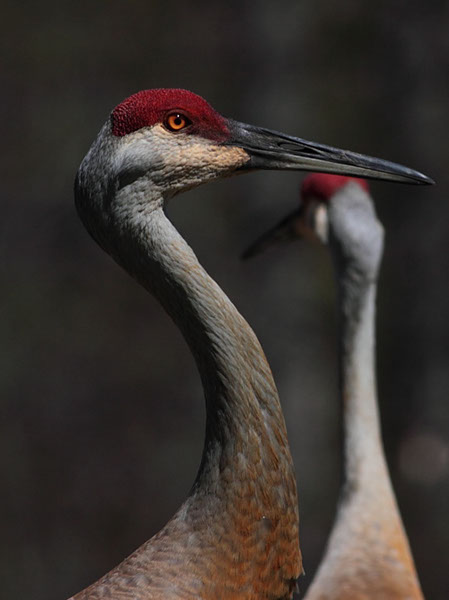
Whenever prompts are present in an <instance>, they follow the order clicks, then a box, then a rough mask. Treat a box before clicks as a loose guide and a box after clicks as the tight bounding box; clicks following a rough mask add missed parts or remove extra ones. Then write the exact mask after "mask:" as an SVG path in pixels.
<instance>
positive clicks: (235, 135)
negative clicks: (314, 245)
mask: <svg viewBox="0 0 449 600" xmlns="http://www.w3.org/2000/svg"><path fill="white" fill-rule="evenodd" d="M257 169H284V170H285V169H287V170H315V169H319V170H320V171H323V172H330V173H340V174H346V175H356V176H366V177H371V178H374V179H385V180H391V181H398V182H403V183H421V184H426V183H433V182H432V180H431V179H429V178H428V177H426V176H425V175H423V174H422V173H419V172H417V171H414V170H412V169H409V168H407V167H403V166H400V165H397V164H395V163H391V162H388V161H384V160H381V159H376V158H371V157H368V156H364V155H361V154H356V153H353V152H349V151H345V150H339V149H338V148H332V147H330V146H324V145H323V144H318V143H315V142H308V141H306V140H303V139H301V138H296V137H292V136H289V135H285V134H282V133H278V132H275V131H271V130H269V129H263V128H260V127H255V126H253V125H247V124H245V123H240V122H238V121H235V120H233V119H227V118H225V117H223V116H221V115H220V114H219V113H218V112H216V111H215V110H214V109H213V108H212V107H211V106H210V105H209V104H208V103H207V102H206V101H205V100H204V99H203V98H201V97H200V96H198V95H196V94H193V93H192V92H189V91H187V90H181V89H153V90H144V91H141V92H138V93H136V94H134V95H132V96H130V97H129V98H127V99H126V100H124V101H123V102H121V103H120V104H118V105H117V106H116V107H115V108H114V109H113V111H112V113H111V115H110V117H109V119H108V120H107V121H106V123H105V125H104V126H103V128H102V129H101V131H100V133H99V135H98V137H97V139H96V140H95V141H94V143H93V144H92V146H91V148H90V150H89V152H88V153H87V155H86V156H85V158H84V160H83V161H82V163H81V166H80V168H79V170H78V174H77V178H76V182H75V201H76V206H77V209H78V212H79V214H80V216H81V218H82V220H83V221H84V223H85V225H86V226H87V227H88V229H89V231H90V232H91V233H92V235H94V237H96V238H97V239H98V236H96V235H95V233H96V229H98V228H102V229H104V230H105V228H106V227H109V226H110V225H111V222H112V221H114V220H115V222H118V221H119V220H121V221H123V220H124V218H125V213H126V215H128V217H129V218H132V219H134V218H137V217H138V215H141V214H142V213H144V212H147V211H151V210H153V209H154V208H156V207H157V206H159V207H160V206H161V205H163V203H164V202H165V201H166V200H167V199H169V198H171V197H172V196H174V195H175V194H177V193H179V192H181V191H185V190H187V189H190V188H192V187H195V186H197V185H200V184H202V183H206V182H207V181H211V180H213V179H217V178H219V177H224V176H228V175H232V174H234V173H239V172H244V171H248V170H257Z"/></svg>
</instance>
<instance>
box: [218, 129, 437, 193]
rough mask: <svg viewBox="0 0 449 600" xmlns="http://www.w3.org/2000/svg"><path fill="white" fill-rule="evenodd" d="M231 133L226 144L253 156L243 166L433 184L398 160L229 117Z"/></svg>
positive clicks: (245, 167)
mask: <svg viewBox="0 0 449 600" xmlns="http://www.w3.org/2000/svg"><path fill="white" fill-rule="evenodd" d="M227 125H228V127H229V130H230V132H231V136H230V138H228V139H227V140H226V141H225V142H223V144H225V145H230V146H238V147H240V148H243V149H244V150H245V151H246V152H247V153H248V155H249V156H250V159H249V160H248V162H247V163H246V164H245V165H244V166H243V167H242V168H243V169H293V170H300V171H321V172H322V173H336V174H338V175H354V176H356V177H365V178H368V179H384V180H386V181H397V182H401V183H415V184H433V183H434V181H433V180H432V179H430V177H427V175H423V174H422V173H419V172H418V171H414V170H413V169H409V168H408V167H403V166H402V165H398V164H396V163H392V162H389V161H387V160H382V159H381V158H373V157H371V156H365V155H364V154H357V153H355V152H350V151H349V150H340V149H339V148H332V147H331V146H325V145H324V144H318V143H316V142H308V141H307V140H303V139H301V138H296V137H292V136H290V135H285V134H284V133H278V132H277V131H271V130H269V129H263V128H260V127H254V126H253V125H246V124H245V123H239V122H238V121H234V120H233V119H227Z"/></svg>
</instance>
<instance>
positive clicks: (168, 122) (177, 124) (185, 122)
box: [164, 112, 192, 131]
mask: <svg viewBox="0 0 449 600" xmlns="http://www.w3.org/2000/svg"><path fill="white" fill-rule="evenodd" d="M191 123H192V121H191V120H190V119H189V118H188V117H186V116H185V115H183V114H182V113H179V112H175V113H171V114H170V115H168V116H167V117H166V119H165V121H164V125H165V127H166V128H167V129H168V130H169V131H181V129H185V128H186V127H188V126H189V125H190V124H191Z"/></svg>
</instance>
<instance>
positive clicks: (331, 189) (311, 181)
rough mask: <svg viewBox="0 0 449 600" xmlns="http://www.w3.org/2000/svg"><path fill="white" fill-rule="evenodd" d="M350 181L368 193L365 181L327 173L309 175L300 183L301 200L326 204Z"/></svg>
mask: <svg viewBox="0 0 449 600" xmlns="http://www.w3.org/2000/svg"><path fill="white" fill-rule="evenodd" d="M350 181H353V182H355V183H358V184H359V185H360V187H362V188H363V189H364V190H365V191H366V192H369V185H368V182H367V181H366V180H365V179H360V178H358V177H347V176H344V175H330V174H329V173H311V174H310V175H308V176H307V177H306V178H305V179H304V181H303V182H302V185H301V198H302V199H303V200H307V199H308V198H312V197H313V198H319V199H320V200H323V201H324V202H327V201H328V200H330V198H331V197H332V196H333V195H334V194H335V192H337V191H338V190H339V189H340V188H342V187H343V186H345V185H346V184H347V183H349V182H350Z"/></svg>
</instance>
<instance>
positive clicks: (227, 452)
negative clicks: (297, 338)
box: [87, 201, 301, 600]
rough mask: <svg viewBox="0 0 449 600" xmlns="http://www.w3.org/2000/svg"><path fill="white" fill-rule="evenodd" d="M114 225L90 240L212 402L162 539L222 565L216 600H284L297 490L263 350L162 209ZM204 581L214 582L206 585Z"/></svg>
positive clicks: (294, 547)
mask: <svg viewBox="0 0 449 600" xmlns="http://www.w3.org/2000/svg"><path fill="white" fill-rule="evenodd" d="M128 205H132V202H129V201H128ZM152 206H153V207H154V204H153V205H152ZM112 221H113V223H112V228H113V230H114V232H115V236H114V239H113V240H112V241H108V240H110V238H108V237H107V236H105V235H102V234H101V231H99V230H95V231H94V228H93V227H90V230H91V232H93V233H94V235H95V236H96V238H97V240H98V241H99V242H100V244H101V245H103V246H104V248H105V249H106V250H107V251H108V252H109V253H110V254H112V256H113V257H114V258H115V260H116V261H117V262H118V263H119V264H121V265H122V266H123V267H124V268H125V269H126V270H127V271H128V272H129V273H130V274H131V275H132V276H133V277H134V278H136V279H137V280H138V281H139V282H140V283H141V284H142V285H143V286H145V287H146V288H147V289H148V290H149V291H150V292H151V293H152V294H153V295H155V296H156V297H157V298H158V300H159V301H160V302H161V304H162V305H163V306H164V308H165V309H166V310H167V312H168V313H169V314H170V315H171V317H172V318H173V319H174V321H175V322H176V324H177V325H178V326H179V328H180V330H181V331H182V333H183V335H184V337H185V339H186V341H187V343H188V344H189V346H190V348H191V350H192V352H193V355H194V357H195V360H196V363H197V365H198V369H199V372H200V375H201V379H202V382H203V386H204V391H205V397H206V407H207V420H206V439H205V445H204V450H203V456H202V461H201V465H200V468H199V471H198V474H197V477H196V480H195V483H194V485H193V487H192V490H191V492H190V495H189V497H188V499H187V500H186V502H185V503H184V504H183V506H182V507H181V508H180V509H179V511H178V512H177V514H176V515H175V516H174V517H173V519H172V520H171V521H170V522H169V523H168V524H167V526H166V527H165V528H164V530H165V534H164V535H169V536H172V539H176V540H178V546H179V544H180V543H181V542H179V540H183V542H182V544H183V548H184V549H183V554H182V560H184V561H185V562H186V565H188V563H189V561H190V563H191V562H192V561H193V562H194V563H195V562H196V563H197V564H198V565H199V566H198V569H201V568H202V567H201V565H202V561H204V559H203V558H201V559H200V557H203V549H204V548H208V549H209V550H208V554H209V555H210V560H211V561H213V562H214V563H216V564H217V565H221V567H220V569H221V574H220V577H218V576H217V577H214V578H213V586H215V587H214V589H217V590H218V591H217V592H215V591H214V592H213V594H217V595H216V596H215V595H213V594H212V596H211V597H223V598H228V597H232V598H234V597H237V596H234V595H232V594H231V595H229V596H228V595H224V592H223V590H224V589H226V586H228V587H229V586H231V588H232V589H234V587H235V586H237V588H240V595H239V596H238V597H242V598H248V599H250V598H251V600H252V599H253V598H254V599H255V598H258V599H259V598H260V599H262V598H281V597H282V598H288V597H290V596H291V592H292V590H293V586H294V582H295V581H296V578H297V577H298V576H299V574H300V572H301V554H300V550H299V545H298V508H297V494H296V482H295V475H294V469H293V463H292V458H291V455H290V450H289V446H288V441H287V434H286V428H285V422H284V418H283V414H282V411H281V407H280V403H279V398H278V394H277V391H276V387H275V385H274V381H273V378H272V374H271V370H270V368H269V366H268V363H267V361H266V359H265V356H264V353H263V351H262V348H261V347H260V344H259V342H258V340H257V338H256V336H255V335H254V333H253V331H252V330H251V328H250V327H249V325H248V324H247V323H246V321H245V320H244V319H243V317H242V316H241V315H240V314H239V312H238V311H237V310H236V308H235V307H234V306H233V304H232V303H231V302H230V300H229V299H228V298H227V296H226V295H225V294H224V293H223V291H222V290H221V289H220V288H219V286H218V285H217V284H216V283H215V282H214V281H213V280H212V279H211V278H210V277H209V275H208V274H207V273H206V271H205V270H204V269H203V268H202V267H201V265H200V264H199V263H198V260H197V259H196V256H195V255H194V253H193V251H192V250H191V249H190V247H189V246H188V245H187V243H186V242H185V241H184V240H183V239H182V237H181V236H180V235H179V234H178V232H177V231H176V229H175V228H174V227H173V226H172V225H171V223H170V222H169V220H168V219H167V217H166V216H165V214H164V211H163V206H162V202H161V203H160V205H158V206H156V207H155V208H152V209H148V208H146V207H145V206H144V207H143V208H142V210H140V211H135V210H134V209H131V210H128V209H126V211H125V213H124V212H123V211H122V212H121V213H120V217H119V218H117V217H116V216H115V213H113V217H112ZM87 225H88V227H89V224H87ZM107 226H108V227H110V226H111V220H109V221H108V223H107ZM192 536H194V538H193V537H192ZM156 538H157V539H156ZM156 538H154V540H156V541H155V542H154V544H153V548H157V547H158V546H157V544H158V543H159V542H160V543H161V544H164V543H165V542H164V539H165V538H164V536H162V537H161V536H159V535H158V536H156ZM192 539H195V541H196V543H192ZM149 543H150V545H151V543H153V540H150V542H149ZM231 549H233V550H232V551H231ZM234 549H235V550H234ZM256 555H257V557H258V560H257V561H256V560H255V558H256ZM206 558H207V556H206ZM178 560H181V559H179V558H178ZM206 566H207V562H206ZM186 568H187V566H186ZM208 576H210V572H209V574H208V575H206V574H205V573H203V574H202V575H201V578H206V579H207V577H208ZM223 586H225V587H223ZM242 586H246V587H245V589H246V590H247V591H246V592H245V593H244V592H243V588H242ZM220 590H221V591H220ZM251 590H253V591H251ZM233 593H234V592H233ZM235 593H237V592H235ZM199 597H200V596H199ZM201 597H203V596H201Z"/></svg>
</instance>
